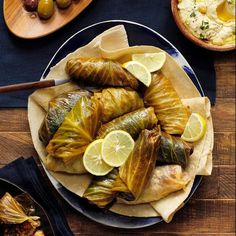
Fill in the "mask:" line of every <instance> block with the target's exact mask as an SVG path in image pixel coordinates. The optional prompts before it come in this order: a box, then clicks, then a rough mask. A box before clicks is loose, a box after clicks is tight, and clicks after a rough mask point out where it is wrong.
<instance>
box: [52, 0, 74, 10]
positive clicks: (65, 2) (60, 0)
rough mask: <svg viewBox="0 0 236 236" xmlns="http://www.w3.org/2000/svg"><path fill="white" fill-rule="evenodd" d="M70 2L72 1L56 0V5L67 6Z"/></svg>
mask: <svg viewBox="0 0 236 236" xmlns="http://www.w3.org/2000/svg"><path fill="white" fill-rule="evenodd" d="M71 2H72V1H71V0H56V3H57V6H58V7H59V8H66V7H69V6H70V4H71Z"/></svg>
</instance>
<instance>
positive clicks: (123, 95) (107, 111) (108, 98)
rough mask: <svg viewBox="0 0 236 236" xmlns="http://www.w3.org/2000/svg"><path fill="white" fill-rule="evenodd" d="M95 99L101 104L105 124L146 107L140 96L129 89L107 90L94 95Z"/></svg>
mask: <svg viewBox="0 0 236 236" xmlns="http://www.w3.org/2000/svg"><path fill="white" fill-rule="evenodd" d="M94 97H95V98H96V99H98V100H99V101H100V102H101V105H102V108H103V114H102V122H103V123H106V122H109V121H111V120H112V119H114V118H117V117H119V116H122V115H124V114H126V113H128V112H131V111H135V110H137V109H139V108H142V107H144V104H143V99H142V98H141V97H140V96H139V94H138V93H137V92H136V91H134V90H132V89H128V88H106V89H103V90H102V91H101V92H100V93H94Z"/></svg>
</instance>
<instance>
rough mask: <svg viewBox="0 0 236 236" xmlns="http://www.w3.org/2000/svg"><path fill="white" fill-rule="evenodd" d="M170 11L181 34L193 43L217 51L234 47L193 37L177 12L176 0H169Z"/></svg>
mask: <svg viewBox="0 0 236 236" xmlns="http://www.w3.org/2000/svg"><path fill="white" fill-rule="evenodd" d="M171 11H172V14H173V17H174V20H175V23H176V24H177V26H178V27H179V29H180V31H181V32H182V33H183V35H184V36H185V37H186V38H188V39H189V40H191V41H192V42H193V43H195V44H196V45H198V46H200V47H203V48H206V49H208V50H212V51H219V52H224V51H231V50H234V49H235V45H227V46H217V45H213V44H210V43H206V42H204V41H203V40H201V39H198V38H197V37H195V36H194V35H193V34H192V33H191V32H190V31H189V30H188V28H187V27H186V26H185V25H184V23H183V21H182V19H181V18H180V15H179V12H178V0H171Z"/></svg>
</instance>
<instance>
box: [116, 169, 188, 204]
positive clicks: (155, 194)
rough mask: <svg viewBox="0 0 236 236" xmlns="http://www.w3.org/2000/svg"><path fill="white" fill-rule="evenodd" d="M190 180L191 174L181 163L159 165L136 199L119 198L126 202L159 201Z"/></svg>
mask: <svg viewBox="0 0 236 236" xmlns="http://www.w3.org/2000/svg"><path fill="white" fill-rule="evenodd" d="M190 180H191V178H190V176H189V175H188V174H187V173H185V172H183V170H182V168H181V166H179V165H165V166H158V167H156V168H155V169H154V171H153V172H152V175H151V177H150V181H149V182H148V184H147V185H146V187H145V188H144V189H143V192H142V194H141V195H140V197H139V198H138V199H136V200H135V201H124V200H123V199H119V202H125V203H126V204H141V203H147V202H152V201H157V200H159V199H161V198H164V197H166V196H167V195H169V194H170V193H173V192H176V191H178V190H181V189H183V188H184V187H185V186H186V185H187V184H188V182H189V181H190Z"/></svg>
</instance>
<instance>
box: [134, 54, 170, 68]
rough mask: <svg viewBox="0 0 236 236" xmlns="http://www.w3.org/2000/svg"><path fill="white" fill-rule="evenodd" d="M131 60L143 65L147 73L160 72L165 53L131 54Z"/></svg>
mask: <svg viewBox="0 0 236 236" xmlns="http://www.w3.org/2000/svg"><path fill="white" fill-rule="evenodd" d="M132 60H133V61H137V62H140V63H141V64H143V65H144V66H145V67H146V68H147V69H148V71H149V72H154V71H157V70H160V69H161V68H162V66H163V65H164V63H165V61H166V53H165V52H157V53H143V54H133V55H132Z"/></svg>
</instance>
